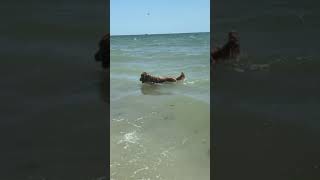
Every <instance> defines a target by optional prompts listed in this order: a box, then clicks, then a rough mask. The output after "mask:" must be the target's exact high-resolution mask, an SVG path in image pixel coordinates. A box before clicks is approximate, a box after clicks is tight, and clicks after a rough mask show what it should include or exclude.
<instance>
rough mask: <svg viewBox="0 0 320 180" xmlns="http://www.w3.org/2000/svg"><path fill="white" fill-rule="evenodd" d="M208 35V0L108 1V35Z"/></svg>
mask: <svg viewBox="0 0 320 180" xmlns="http://www.w3.org/2000/svg"><path fill="white" fill-rule="evenodd" d="M185 32H210V0H110V33H111V35H132V34H165V33H185Z"/></svg>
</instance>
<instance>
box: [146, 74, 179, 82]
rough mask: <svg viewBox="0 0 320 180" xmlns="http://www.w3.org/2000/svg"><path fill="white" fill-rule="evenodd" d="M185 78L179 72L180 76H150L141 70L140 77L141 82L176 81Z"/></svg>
mask: <svg viewBox="0 0 320 180" xmlns="http://www.w3.org/2000/svg"><path fill="white" fill-rule="evenodd" d="M184 79H185V75H184V73H183V72H181V74H180V76H179V77H177V78H174V77H156V76H152V75H150V74H148V73H146V72H143V73H142V74H141V77H140V81H141V82H142V83H164V82H177V81H181V80H184Z"/></svg>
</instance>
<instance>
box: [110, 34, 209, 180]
mask: <svg viewBox="0 0 320 180" xmlns="http://www.w3.org/2000/svg"><path fill="white" fill-rule="evenodd" d="M209 42H210V37H209V33H188V34H163V35H137V36H112V37H111V69H110V81H111V86H110V116H111V137H110V138H111V143H110V147H111V149H110V150H111V154H110V157H111V162H110V168H111V178H112V179H209V168H210V166H209V164H210V160H209V158H210V153H209V150H210V143H209V142H210V136H209V134H210V131H209V125H210V119H209V118H210V112H209V107H210V104H209V99H210V68H209ZM144 71H146V72H148V73H150V74H152V75H157V76H178V75H179V74H180V73H181V72H184V73H185V75H186V79H185V81H184V82H181V83H177V84H162V85H142V84H141V82H140V81H139V78H140V74H141V73H142V72H144Z"/></svg>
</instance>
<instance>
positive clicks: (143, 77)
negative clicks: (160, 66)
mask: <svg viewBox="0 0 320 180" xmlns="http://www.w3.org/2000/svg"><path fill="white" fill-rule="evenodd" d="M149 79H150V75H149V74H148V73H146V72H143V73H141V76H140V81H141V82H142V83H145V82H149V81H150V80H149Z"/></svg>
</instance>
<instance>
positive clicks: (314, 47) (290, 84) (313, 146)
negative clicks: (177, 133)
mask: <svg viewBox="0 0 320 180" xmlns="http://www.w3.org/2000/svg"><path fill="white" fill-rule="evenodd" d="M318 6H319V3H318V2H315V1H309V0H307V1H303V2H302V1H283V0H272V1H253V0H245V1H241V2H240V1H236V0H226V1H216V3H215V4H214V8H213V9H212V10H211V13H212V14H213V23H212V24H211V25H212V31H211V33H212V34H211V40H212V41H211V43H212V45H213V46H219V45H222V44H223V43H224V42H225V41H226V38H227V33H228V32H229V31H231V30H235V31H237V32H238V33H239V35H240V46H241V57H240V61H241V62H242V63H244V64H249V65H252V64H267V65H269V66H270V67H269V68H267V69H264V70H256V71H251V70H246V71H244V72H240V71H235V70H234V69H232V68H230V67H228V66H225V65H222V64H218V66H217V69H216V74H215V75H216V77H214V78H212V81H211V86H212V87H211V88H212V92H211V98H212V104H211V108H212V109H211V113H212V125H213V128H212V129H211V131H212V137H213V140H212V141H213V147H214V161H213V166H214V167H217V168H214V169H213V171H214V172H213V178H214V179H260V180H264V179H265V180H267V179H281V180H285V179H288V180H289V179H290V180H293V179H314V180H315V179H319V178H320V171H319V165H320V156H319V153H318V152H320V143H319V141H317V139H319V137H320V133H319V132H320V131H319V129H320V123H319V121H318V120H319V119H320V113H319V111H318V109H319V108H320V104H319V103H320V94H319V90H320V80H319V76H320V71H319V68H320V63H319V60H320V53H319V45H318V44H319V40H320V36H319V30H320V23H319V21H318V19H319V17H320V14H319V11H318V10H317V7H318ZM231 172H232V173H231Z"/></svg>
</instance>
